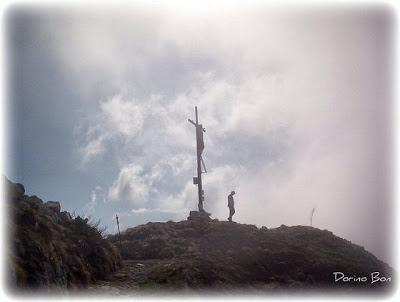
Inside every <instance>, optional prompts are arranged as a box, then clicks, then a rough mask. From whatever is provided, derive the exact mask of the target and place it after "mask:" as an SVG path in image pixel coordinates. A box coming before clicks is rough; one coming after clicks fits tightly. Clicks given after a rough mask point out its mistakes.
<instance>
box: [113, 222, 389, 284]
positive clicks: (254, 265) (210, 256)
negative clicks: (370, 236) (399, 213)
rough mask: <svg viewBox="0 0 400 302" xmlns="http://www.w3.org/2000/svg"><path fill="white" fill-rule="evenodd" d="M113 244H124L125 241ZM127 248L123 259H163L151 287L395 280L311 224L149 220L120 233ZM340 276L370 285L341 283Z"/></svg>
mask: <svg viewBox="0 0 400 302" xmlns="http://www.w3.org/2000/svg"><path fill="white" fill-rule="evenodd" d="M109 239H110V241H112V242H114V243H117V240H118V237H117V236H111V237H110V238H109ZM121 243H122V244H121V255H122V257H123V258H124V259H129V260H147V261H150V259H159V260H158V261H159V264H158V265H155V266H154V267H152V269H151V271H150V272H149V273H148V275H147V278H146V280H144V281H143V286H144V287H146V286H148V287H151V288H153V287H154V288H158V287H162V288H242V287H246V288H248V287H251V288H265V289H271V288H278V289H282V288H284V289H287V288H295V289H315V288H343V287H345V288H354V287H356V288H360V287H361V288H371V287H372V288H374V289H376V288H383V287H389V286H390V284H391V283H390V282H376V283H374V284H371V282H370V277H369V276H370V274H371V273H372V272H376V271H378V272H380V274H381V276H386V277H392V278H393V275H392V274H393V271H392V269H391V268H390V267H389V266H388V265H387V264H385V263H383V262H382V261H380V260H378V259H377V258H376V257H375V256H374V255H372V254H371V253H369V252H367V251H366V250H364V248H362V247H361V246H358V245H355V244H352V243H351V242H350V241H347V240H345V239H342V238H339V237H337V236H335V235H334V234H332V233H331V232H329V231H326V230H320V229H317V228H313V227H308V226H292V227H288V226H284V225H282V226H281V227H278V228H273V229H268V228H266V227H262V228H257V227H256V226H254V225H245V224H239V223H234V222H233V223H230V222H221V221H218V220H216V219H214V220H212V221H209V222H204V221H199V220H189V221H181V222H171V221H170V222H166V223H147V224H145V225H140V226H137V227H134V228H129V229H127V230H126V231H125V232H123V233H121ZM334 272H343V273H344V274H345V275H346V276H367V277H368V282H347V283H346V282H335V281H334V275H333V273H334ZM391 282H393V281H391Z"/></svg>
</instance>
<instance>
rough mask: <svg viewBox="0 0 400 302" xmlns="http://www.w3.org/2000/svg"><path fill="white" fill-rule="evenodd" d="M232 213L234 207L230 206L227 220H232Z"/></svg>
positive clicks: (233, 212)
mask: <svg viewBox="0 0 400 302" xmlns="http://www.w3.org/2000/svg"><path fill="white" fill-rule="evenodd" d="M233 214H235V209H234V208H232V207H230V208H229V217H228V220H229V221H232V216H233Z"/></svg>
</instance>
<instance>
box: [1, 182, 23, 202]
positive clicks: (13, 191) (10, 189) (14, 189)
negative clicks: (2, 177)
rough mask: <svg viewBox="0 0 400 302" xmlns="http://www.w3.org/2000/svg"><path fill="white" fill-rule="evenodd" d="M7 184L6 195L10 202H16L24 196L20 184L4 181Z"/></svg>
mask: <svg viewBox="0 0 400 302" xmlns="http://www.w3.org/2000/svg"><path fill="white" fill-rule="evenodd" d="M6 183H7V187H6V188H7V189H6V190H7V195H8V198H9V199H10V200H18V199H20V198H21V197H22V196H24V194H25V188H24V186H23V185H22V184H20V183H12V182H11V181H9V180H8V179H6Z"/></svg>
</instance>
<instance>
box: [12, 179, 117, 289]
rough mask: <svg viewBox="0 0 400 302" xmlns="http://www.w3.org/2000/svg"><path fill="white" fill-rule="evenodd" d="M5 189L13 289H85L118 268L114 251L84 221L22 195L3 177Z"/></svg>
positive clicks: (17, 186)
mask: <svg viewBox="0 0 400 302" xmlns="http://www.w3.org/2000/svg"><path fill="white" fill-rule="evenodd" d="M5 187H6V196H5V198H6V199H7V200H6V205H7V212H8V214H9V215H8V216H9V219H8V220H7V231H8V238H7V239H8V242H9V244H8V260H9V261H8V264H9V267H8V269H9V272H8V274H7V275H8V276H10V278H9V281H10V286H11V287H12V288H17V289H18V290H20V289H27V288H30V289H33V288H36V289H50V288H52V289H53V288H59V289H60V288H85V287H86V286H87V285H88V284H90V283H92V282H94V281H95V280H97V279H101V278H105V277H106V276H108V275H109V274H110V273H111V272H113V271H116V270H117V269H118V268H119V267H120V266H121V257H120V255H119V252H118V250H117V249H116V248H115V247H114V246H113V245H112V244H111V243H110V242H109V241H107V240H105V239H104V238H103V236H102V234H101V232H100V231H99V230H98V229H97V228H96V226H93V225H90V223H88V220H87V219H82V218H81V217H79V216H78V217H76V218H73V217H71V215H70V213H68V212H65V211H64V212H61V208H60V204H59V203H58V202H55V201H49V202H47V203H44V202H43V201H42V200H41V199H40V198H38V197H36V196H27V195H25V189H24V187H23V186H22V185H21V184H14V183H12V182H10V181H8V180H7V179H5Z"/></svg>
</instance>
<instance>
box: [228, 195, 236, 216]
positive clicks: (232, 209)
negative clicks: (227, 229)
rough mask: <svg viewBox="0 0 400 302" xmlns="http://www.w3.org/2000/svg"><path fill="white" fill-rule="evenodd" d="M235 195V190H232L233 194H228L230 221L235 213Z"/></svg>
mask: <svg viewBox="0 0 400 302" xmlns="http://www.w3.org/2000/svg"><path fill="white" fill-rule="evenodd" d="M233 195H235V191H232V192H231V194H229V195H228V208H229V217H228V220H229V221H230V222H232V216H233V215H234V214H235V201H234V200H233Z"/></svg>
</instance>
